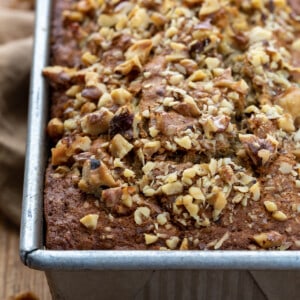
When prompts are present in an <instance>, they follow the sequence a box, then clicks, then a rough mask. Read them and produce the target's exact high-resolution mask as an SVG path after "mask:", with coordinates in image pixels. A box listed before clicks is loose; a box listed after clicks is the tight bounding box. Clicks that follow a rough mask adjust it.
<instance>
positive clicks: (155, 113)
mask: <svg viewBox="0 0 300 300" xmlns="http://www.w3.org/2000/svg"><path fill="white" fill-rule="evenodd" d="M62 3H63V2H62V1H56V4H55V18H54V22H53V31H52V40H53V41H52V56H53V58H52V63H53V66H50V67H47V68H45V70H44V75H45V76H46V77H47V78H48V79H49V81H50V84H51V85H52V86H53V93H52V98H53V104H52V119H51V120H50V122H49V125H48V133H49V135H50V136H51V138H52V139H53V140H54V142H55V143H56V144H55V146H54V147H53V148H52V157H51V163H50V165H49V167H48V170H47V175H46V188H45V216H46V221H47V243H46V245H47V247H49V248H51V249H259V248H264V249H283V250H286V249H299V243H300V242H299V241H300V233H299V232H300V230H299V229H300V224H299V222H300V218H299V213H300V197H299V193H300V178H299V170H300V163H299V157H300V131H299V119H300V118H299V116H300V111H299V109H298V107H300V106H299V101H300V100H299V99H300V97H299V94H300V88H299V83H298V81H297V80H298V79H297V78H298V77H299V69H298V68H297V65H296V64H295V62H297V60H298V59H299V56H300V54H299V53H300V42H299V40H298V39H297V38H296V37H297V36H298V33H299V32H300V31H299V29H300V26H299V20H298V17H297V16H296V15H295V11H296V10H294V11H292V10H291V8H290V6H288V4H287V3H286V1H284V0H277V1H272V2H270V3H266V4H265V2H264V1H259V0H255V1H254V0H253V1H229V2H228V1H223V0H215V1H175V0H158V1H133V0H132V1H109V2H108V1H94V0H82V1H79V2H75V1H67V2H64V4H62ZM106 231H107V232H109V234H108V233H106ZM66 237H67V238H66Z"/></svg>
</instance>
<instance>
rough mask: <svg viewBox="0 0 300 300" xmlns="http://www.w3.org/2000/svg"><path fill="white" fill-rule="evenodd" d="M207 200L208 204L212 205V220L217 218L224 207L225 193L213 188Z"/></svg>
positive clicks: (225, 201) (225, 202)
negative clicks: (213, 190)
mask: <svg viewBox="0 0 300 300" xmlns="http://www.w3.org/2000/svg"><path fill="white" fill-rule="evenodd" d="M207 201H208V203H209V204H212V205H213V207H214V211H213V218H214V220H217V219H218V218H219V215H220V214H221V212H222V210H223V209H224V208H225V207H226V204H227V199H226V196H225V194H224V193H223V192H222V191H220V190H218V189H215V192H213V194H212V195H211V197H209V198H208V200H207Z"/></svg>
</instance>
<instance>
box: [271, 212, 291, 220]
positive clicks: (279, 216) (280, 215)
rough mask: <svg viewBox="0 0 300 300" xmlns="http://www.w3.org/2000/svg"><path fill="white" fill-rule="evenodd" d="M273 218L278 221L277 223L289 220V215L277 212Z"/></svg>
mask: <svg viewBox="0 0 300 300" xmlns="http://www.w3.org/2000/svg"><path fill="white" fill-rule="evenodd" d="M272 217H273V218H274V219H275V220H276V221H286V220H287V218H288V217H287V215H286V214H285V213H284V212H282V211H275V212H273V214H272Z"/></svg>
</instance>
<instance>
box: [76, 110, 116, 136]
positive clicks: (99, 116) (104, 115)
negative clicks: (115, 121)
mask: <svg viewBox="0 0 300 300" xmlns="http://www.w3.org/2000/svg"><path fill="white" fill-rule="evenodd" d="M113 116H114V115H113V113H111V112H110V111H109V110H108V109H106V108H104V107H102V108H100V110H99V111H97V112H93V113H90V114H87V115H86V116H84V117H83V118H82V119H81V122H80V124H81V128H82V131H83V132H84V133H87V134H90V135H98V134H101V133H105V132H107V131H108V128H109V124H110V121H111V120H112V118H113Z"/></svg>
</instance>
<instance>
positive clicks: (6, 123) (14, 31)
mask: <svg viewBox="0 0 300 300" xmlns="http://www.w3.org/2000/svg"><path fill="white" fill-rule="evenodd" d="M33 25H34V1H33V0H0V299H1V300H6V299H9V300H13V299H16V300H25V299H27V300H30V299H31V300H33V299H46V300H47V299H51V297H50V293H49V289H48V286H47V283H46V279H45V276H44V274H43V273H42V272H39V271H34V270H30V269H28V268H26V267H25V266H23V264H22V263H21V261H20V258H19V223H20V212H21V200H22V185H23V167H24V158H25V141H26V125H27V124H26V122H27V103H28V91H29V90H28V86H29V78H30V67H31V60H32V41H33V36H32V35H33Z"/></svg>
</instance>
